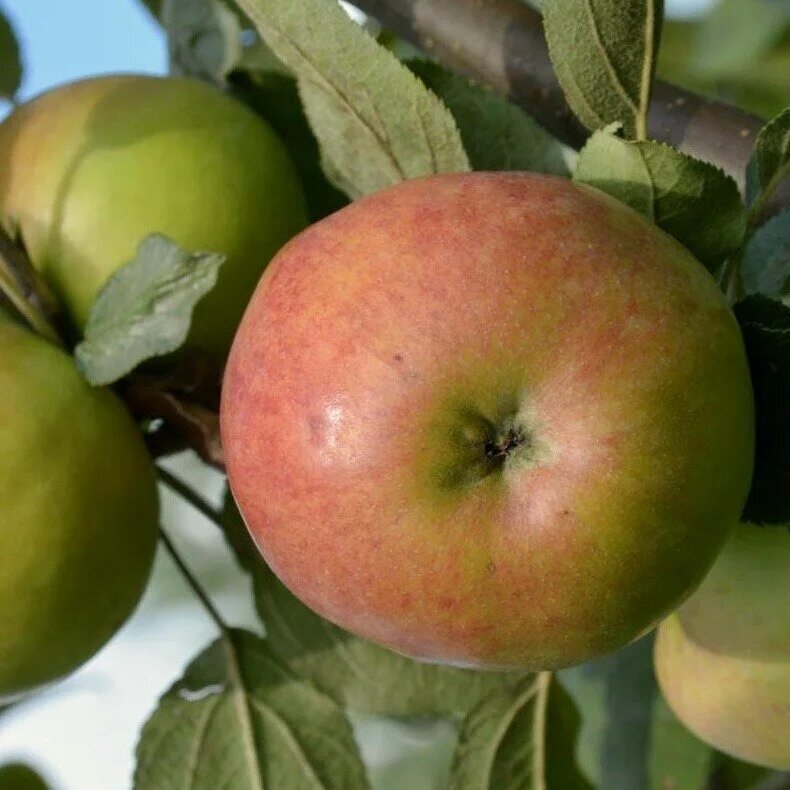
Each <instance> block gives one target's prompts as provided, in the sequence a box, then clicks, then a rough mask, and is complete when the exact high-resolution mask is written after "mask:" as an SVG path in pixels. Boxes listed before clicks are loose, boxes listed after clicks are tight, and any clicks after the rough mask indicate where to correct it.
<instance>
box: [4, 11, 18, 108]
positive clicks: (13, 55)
mask: <svg viewBox="0 0 790 790" xmlns="http://www.w3.org/2000/svg"><path fill="white" fill-rule="evenodd" d="M21 84H22V54H21V52H20V50H19V41H17V37H16V34H15V33H14V28H13V27H12V26H11V23H10V22H9V21H8V18H7V17H6V15H5V14H4V13H3V12H2V11H1V10H0V98H3V99H9V100H11V99H13V98H14V96H15V95H16V92H17V91H18V90H19V86H20V85H21Z"/></svg>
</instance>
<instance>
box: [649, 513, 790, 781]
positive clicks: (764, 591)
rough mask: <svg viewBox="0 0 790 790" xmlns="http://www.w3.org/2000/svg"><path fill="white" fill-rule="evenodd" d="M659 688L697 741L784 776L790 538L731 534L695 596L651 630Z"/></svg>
mask: <svg viewBox="0 0 790 790" xmlns="http://www.w3.org/2000/svg"><path fill="white" fill-rule="evenodd" d="M655 666H656V675H657V677H658V682H659V685H660V686H661V690H662V692H663V694H664V697H665V698H666V700H667V702H668V703H669V706H670V707H671V708H672V709H673V710H674V712H675V714H676V715H677V716H678V718H679V719H680V720H681V721H682V722H683V723H684V724H685V725H686V726H687V727H688V728H689V729H690V730H692V731H693V732H694V733H696V734H697V735H698V736H699V737H700V738H702V739H703V740H705V741H707V742H708V743H710V744H711V745H712V746H715V747H716V748H717V749H719V750H720V751H723V752H727V753H728V754H732V755H734V756H735V757H739V758H740V759H742V760H748V761H749V762H753V763H758V764H760V765H765V766H768V767H771V768H776V769H779V770H790V534H788V532H787V530H784V529H776V528H760V527H755V526H751V525H745V526H741V527H739V528H738V530H737V531H736V532H735V534H734V536H733V537H732V539H731V540H730V542H729V543H728V544H727V546H726V547H725V549H724V551H723V552H722V554H721V556H720V557H719V558H718V560H716V563H715V565H714V566H713V568H712V570H711V572H710V573H709V574H708V576H707V577H706V578H705V581H704V582H703V583H702V585H701V586H700V588H699V589H698V590H697V592H695V593H694V595H692V596H691V598H689V599H688V601H686V603H685V604H684V605H683V606H682V607H681V608H680V609H679V610H678V611H677V612H676V613H675V614H673V615H672V616H671V617H670V618H669V619H667V620H666V621H665V622H664V623H662V624H661V626H660V627H659V629H658V638H657V639H656V647H655Z"/></svg>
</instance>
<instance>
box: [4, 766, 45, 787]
mask: <svg viewBox="0 0 790 790" xmlns="http://www.w3.org/2000/svg"><path fill="white" fill-rule="evenodd" d="M48 787H49V785H48V784H47V783H46V782H45V781H44V779H43V778H42V777H41V776H40V775H39V774H38V772H36V771H35V770H34V769H33V768H31V767H30V766H29V765H25V764H24V763H6V764H5V765H3V766H0V788H2V790H47V788H48Z"/></svg>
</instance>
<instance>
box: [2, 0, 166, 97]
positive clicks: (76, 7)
mask: <svg viewBox="0 0 790 790" xmlns="http://www.w3.org/2000/svg"><path fill="white" fill-rule="evenodd" d="M0 6H2V7H3V8H4V9H5V10H6V12H7V13H8V16H9V17H10V18H11V19H12V21H13V22H14V24H15V26H16V28H17V31H18V33H19V36H20V38H21V39H22V42H23V47H24V57H25V80H24V83H23V87H22V93H21V97H20V98H27V97H29V96H31V95H34V94H36V93H40V92H41V91H42V90H44V89H45V88H48V87H51V86H52V85H55V84H57V83H59V82H65V81H68V80H71V79H74V78H77V77H84V76H86V75H88V74H98V73H102V72H108V71H143V72H153V73H162V72H164V71H165V68H166V54H165V45H164V40H163V38H162V35H161V33H160V32H159V31H158V30H157V28H156V26H155V24H154V23H153V21H152V20H151V18H150V17H149V16H148V15H147V13H146V12H145V11H144V10H143V8H142V7H141V6H140V5H139V4H138V3H137V1H136V0H68V2H61V0H1V1H0Z"/></svg>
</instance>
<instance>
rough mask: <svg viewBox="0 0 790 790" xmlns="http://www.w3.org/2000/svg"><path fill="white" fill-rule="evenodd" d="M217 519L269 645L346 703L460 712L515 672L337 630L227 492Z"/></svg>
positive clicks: (356, 707)
mask: <svg viewBox="0 0 790 790" xmlns="http://www.w3.org/2000/svg"><path fill="white" fill-rule="evenodd" d="M223 522H224V524H223V526H224V529H225V534H226V536H227V538H228V542H229V543H230V545H231V547H232V548H233V549H234V551H235V553H236V556H237V557H238V558H239V562H240V564H241V565H242V567H244V568H245V569H246V570H247V571H249V572H250V573H251V574H252V580H253V589H254V594H255V603H256V607H257V609H258V613H259V614H260V616H261V619H262V620H263V622H264V625H265V627H266V637H267V643H268V644H269V647H270V649H271V650H272V652H273V653H275V654H276V655H277V657H278V658H279V659H280V660H281V661H282V662H283V663H285V664H286V665H287V666H288V667H289V668H290V669H291V670H292V671H293V672H295V673H296V674H297V675H299V676H300V677H304V678H307V679H308V680H311V681H312V682H313V683H314V684H315V685H316V686H318V688H320V689H321V690H322V691H324V692H325V693H327V694H329V695H330V696H331V697H332V698H333V699H334V700H336V701H337V702H338V703H339V704H341V705H343V706H344V707H346V708H348V709H349V710H353V711H355V712H357V713H364V714H371V715H381V716H441V715H454V714H459V713H460V714H463V713H465V712H466V711H467V710H469V708H470V707H471V706H473V705H475V704H476V703H477V702H478V701H480V700H481V699H483V698H485V697H486V696H487V695H488V694H490V693H492V692H497V691H503V690H504V691H505V693H510V691H511V690H512V689H513V687H514V686H515V685H516V684H517V683H518V682H519V680H520V679H521V678H522V677H523V674H520V675H519V674H515V673H492V672H475V671H472V670H467V669H455V668H452V667H443V666H436V665H433V664H424V663H421V662H418V661H412V660H411V659H408V658H404V657H403V656H400V655H398V654H396V653H392V652H390V651H389V650H386V649H385V648H383V647H379V646H378V645H375V644H373V643H372V642H368V641H367V640H365V639H361V638H360V637H357V636H354V635H353V634H350V633H349V632H348V631H344V630H343V629H342V628H339V627H338V626H336V625H333V624H332V623H330V622H328V621H327V620H325V619H324V618H322V617H320V616H319V615H317V614H316V613H315V612H313V611H312V610H310V609H308V608H307V607H306V606H305V605H304V604H303V603H301V602H300V601H299V600H298V599H297V598H296V597H295V596H294V595H293V594H291V593H290V592H289V591H288V590H287V588H286V587H285V586H284V585H283V584H282V583H281V582H280V581H279V580H278V579H277V577H276V576H275V575H274V573H273V572H272V571H271V570H270V569H269V568H268V567H267V566H266V564H265V563H264V562H263V560H262V559H261V558H260V555H259V554H258V552H257V549H256V548H255V547H254V545H253V543H252V540H251V539H250V537H249V535H248V533H247V530H246V527H245V526H244V523H243V521H242V520H241V517H240V516H239V515H238V511H236V509H235V507H233V505H232V501H231V500H230V498H228V499H227V500H226V505H225V510H224V517H223Z"/></svg>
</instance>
